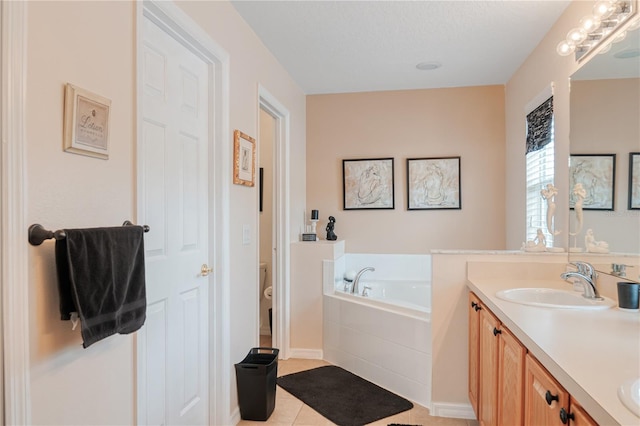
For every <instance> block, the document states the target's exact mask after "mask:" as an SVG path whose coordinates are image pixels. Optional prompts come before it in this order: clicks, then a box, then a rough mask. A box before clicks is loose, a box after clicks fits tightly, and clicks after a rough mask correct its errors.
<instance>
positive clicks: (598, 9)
mask: <svg viewBox="0 0 640 426" xmlns="http://www.w3.org/2000/svg"><path fill="white" fill-rule="evenodd" d="M614 10H615V8H614V6H613V4H612V3H611V2H610V1H608V0H600V1H598V2H596V4H595V5H594V6H593V15H594V16H595V17H597V18H600V19H605V18H608V17H609V16H611V14H612V13H613V11H614Z"/></svg>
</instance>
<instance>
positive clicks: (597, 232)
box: [569, 29, 640, 282]
mask: <svg viewBox="0 0 640 426" xmlns="http://www.w3.org/2000/svg"><path fill="white" fill-rule="evenodd" d="M570 84H571V92H570V96H571V97H570V155H571V158H570V168H569V191H570V192H571V194H570V203H569V205H570V208H571V212H570V214H569V218H570V219H569V230H570V235H569V260H570V261H571V262H574V261H577V260H582V261H587V262H590V263H591V264H593V265H594V266H595V267H596V269H597V270H598V272H600V273H606V274H612V275H617V276H624V277H625V278H626V279H628V280H633V281H636V282H640V206H639V205H638V203H640V200H639V199H638V198H639V197H640V170H638V169H639V168H640V155H635V156H634V155H633V153H640V30H638V29H636V30H633V31H628V32H627V34H626V37H625V39H624V40H622V41H619V42H617V43H614V44H612V46H611V48H610V50H609V51H608V52H606V53H601V54H597V55H595V56H593V57H592V58H591V59H590V60H589V61H588V62H587V63H585V64H584V66H582V67H581V68H580V69H579V70H578V71H576V72H575V73H574V74H573V75H572V76H571V79H570ZM632 159H633V160H632ZM634 163H635V167H633V166H632V165H633V164H634ZM630 173H633V175H631V174H630ZM576 183H581V185H582V188H579V187H578V188H576V187H575V184H576ZM581 206H582V208H581ZM613 264H617V265H628V266H625V267H616V266H612V265H613Z"/></svg>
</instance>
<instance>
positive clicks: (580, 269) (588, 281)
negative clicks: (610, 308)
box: [560, 262, 603, 300]
mask: <svg viewBox="0 0 640 426" xmlns="http://www.w3.org/2000/svg"><path fill="white" fill-rule="evenodd" d="M572 265H573V266H575V267H576V269H577V271H567V272H563V273H562V274H560V278H562V279H563V280H567V279H569V278H572V277H573V278H578V279H580V281H579V282H580V284H582V287H583V288H584V293H583V296H584V297H586V298H587V299H594V300H603V299H602V297H600V294H599V293H598V289H597V288H596V278H597V274H596V272H595V269H594V268H593V266H592V265H591V264H589V263H587V262H575V263H572Z"/></svg>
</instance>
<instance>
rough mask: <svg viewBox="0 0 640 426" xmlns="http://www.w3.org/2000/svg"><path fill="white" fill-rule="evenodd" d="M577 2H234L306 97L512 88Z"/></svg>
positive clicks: (452, 0)
mask: <svg viewBox="0 0 640 426" xmlns="http://www.w3.org/2000/svg"><path fill="white" fill-rule="evenodd" d="M569 3H570V1H565V0H538V1H517V0H502V1H497V0H493V1H480V0H473V1H456V0H448V1H436V0H417V1H397V0H396V1H394V0H389V1H304V0H298V1H271V0H262V1H239V0H236V1H232V4H233V6H234V7H235V8H236V10H237V11H238V12H239V13H240V15H241V16H242V17H243V18H244V19H245V20H246V21H247V23H248V24H249V25H250V26H251V27H252V28H253V30H254V31H255V33H256V34H257V35H258V37H259V38H260V39H261V40H262V42H263V43H264V44H265V46H266V47H267V48H268V49H269V50H270V51H271V52H272V53H273V55H274V56H275V57H276V58H277V59H278V61H279V62H280V63H281V64H282V65H283V66H284V68H285V69H286V70H287V71H288V72H289V74H290V75H291V76H292V77H293V79H294V80H295V81H296V82H297V83H298V85H299V86H300V87H301V88H302V90H303V91H304V92H305V93H306V94H321V93H346V92H363V91H380V90H402V89H427V88H438V87H461V86H479V85H492V84H505V83H506V82H507V81H508V80H509V78H510V77H511V76H512V75H513V74H514V73H515V71H516V70H517V69H518V68H519V67H520V65H522V63H523V62H524V60H525V59H526V58H527V56H529V54H530V53H531V52H532V51H533V49H534V48H535V47H536V46H537V45H538V43H539V42H540V41H541V40H542V38H543V37H544V35H545V34H546V33H547V31H549V29H550V28H551V27H552V26H553V24H554V23H555V22H556V20H557V19H558V17H559V16H560V15H561V14H562V12H563V11H564V10H565V9H566V7H567V6H568V5H569ZM554 47H555V46H554ZM420 62H437V63H440V64H441V65H442V66H441V67H440V68H438V69H435V70H430V71H422V70H418V69H417V68H416V65H417V64H418V63H420Z"/></svg>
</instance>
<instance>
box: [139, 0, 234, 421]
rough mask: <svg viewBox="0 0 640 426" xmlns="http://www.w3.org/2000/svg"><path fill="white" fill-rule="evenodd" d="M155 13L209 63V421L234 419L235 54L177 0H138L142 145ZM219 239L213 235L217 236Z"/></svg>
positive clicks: (159, 21) (162, 24)
mask: <svg viewBox="0 0 640 426" xmlns="http://www.w3.org/2000/svg"><path fill="white" fill-rule="evenodd" d="M144 17H148V18H150V19H151V20H152V21H153V22H154V23H155V24H156V25H158V26H159V27H160V28H161V29H163V30H164V31H166V32H167V33H168V34H169V35H170V36H172V37H174V38H175V39H176V40H178V41H179V42H181V43H182V44H184V45H185V46H187V47H188V48H189V49H191V50H192V52H194V53H195V54H197V55H198V56H199V57H200V58H201V59H202V60H203V61H204V62H205V63H207V64H208V67H209V94H208V96H209V100H210V102H209V114H210V116H209V123H210V124H211V125H210V128H209V129H210V130H209V132H210V133H209V140H210V144H209V150H208V153H209V154H208V156H209V158H208V161H209V183H210V185H209V195H208V197H209V206H210V208H211V209H210V212H209V236H208V238H207V240H208V241H209V254H210V258H211V259H212V260H213V265H214V272H213V274H211V275H210V279H209V312H210V316H209V325H210V327H209V377H208V378H207V380H208V383H209V414H208V415H209V424H228V423H229V421H230V408H229V407H230V404H231V402H230V397H229V389H230V388H231V385H230V382H231V369H230V368H229V365H230V355H229V352H230V351H229V348H230V340H231V333H230V328H229V324H230V322H231V321H230V318H231V314H230V303H231V302H230V301H231V293H230V287H229V282H230V279H229V277H230V272H229V268H230V257H229V251H230V250H229V248H230V235H229V223H230V213H229V206H230V201H229V200H230V189H229V187H230V184H231V179H230V176H231V165H230V161H227V159H228V158H230V157H231V148H230V144H228V143H225V141H227V140H230V133H229V90H230V89H229V88H230V83H229V68H230V65H229V62H230V61H229V54H228V53H227V52H226V51H225V50H224V49H223V48H221V47H220V46H219V45H218V44H217V43H215V42H214V41H213V39H212V38H211V36H210V35H209V34H208V33H207V32H205V31H204V30H203V29H202V28H201V27H200V26H199V25H198V24H197V23H196V22H195V21H194V20H193V19H192V18H191V17H190V16H188V15H187V14H186V13H185V12H184V11H183V10H182V9H180V8H179V7H178V6H177V5H175V4H174V3H173V2H165V1H152V0H145V1H144V2H138V3H137V15H136V22H137V24H136V39H137V40H136V47H137V53H136V58H137V59H136V61H137V82H136V86H137V89H136V90H137V99H138V102H137V107H136V108H137V117H138V118H137V144H136V149H137V152H138V153H139V152H140V150H141V148H142V146H141V145H142V123H141V118H142V117H143V115H142V102H141V101H140V100H141V99H142V90H143V86H142V66H141V65H140V64H141V63H142V60H143V57H142V53H143V49H142V41H143V25H142V22H143V19H144ZM141 162H142V156H141V155H139V154H138V155H137V164H136V169H137V172H136V174H137V188H136V199H137V214H138V215H140V212H141V211H142V200H140V199H139V198H140V197H139V195H140V194H139V193H138V190H139V188H141V179H142V173H140V170H141V169H142V166H143V165H142V164H141ZM214 235H215V236H216V238H212V237H213V236H214ZM143 351H144V345H143V343H142V339H140V338H138V336H136V355H135V357H136V361H135V362H136V366H137V368H136V370H137V372H136V374H137V377H136V379H137V380H136V399H137V401H136V409H137V410H136V411H137V412H136V418H137V421H138V423H143V422H144V419H142V418H141V415H142V413H143V412H144V408H145V407H144V399H143V395H144V392H145V389H144V380H143V379H144V376H145V374H144V373H145V366H144V365H143V361H142V360H143V359H144V357H143V356H142V354H143V353H144V352H143Z"/></svg>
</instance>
